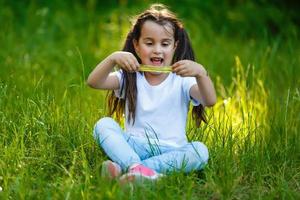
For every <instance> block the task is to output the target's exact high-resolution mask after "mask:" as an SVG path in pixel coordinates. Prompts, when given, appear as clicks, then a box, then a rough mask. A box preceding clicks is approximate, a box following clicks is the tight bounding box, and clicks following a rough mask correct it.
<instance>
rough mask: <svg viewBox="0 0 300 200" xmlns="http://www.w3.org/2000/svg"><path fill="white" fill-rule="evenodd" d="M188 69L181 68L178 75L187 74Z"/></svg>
mask: <svg viewBox="0 0 300 200" xmlns="http://www.w3.org/2000/svg"><path fill="white" fill-rule="evenodd" d="M187 72H188V71H187V70H186V69H180V70H178V71H177V72H176V74H177V75H179V76H182V75H183V74H186V73H187Z"/></svg>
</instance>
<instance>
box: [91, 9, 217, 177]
mask: <svg viewBox="0 0 300 200" xmlns="http://www.w3.org/2000/svg"><path fill="white" fill-rule="evenodd" d="M194 60H195V58H194V53H193V50H192V48H191V44H190V41H189V38H188V35H187V33H186V31H185V29H184V28H183V26H182V24H181V23H180V22H179V20H178V19H177V18H176V16H175V15H174V14H173V13H171V12H170V11H169V10H168V9H166V8H165V7H164V6H163V5H161V4H155V5H152V6H151V7H150V8H149V9H148V10H146V11H145V12H143V13H142V14H140V15H139V16H138V17H137V19H136V21H135V23H134V25H133V27H132V29H131V31H130V32H129V34H128V35H127V38H126V42H125V46H124V48H123V51H117V52H114V53H112V54H111V55H109V56H108V57H106V58H105V59H104V60H103V61H102V62H101V63H100V64H98V65H97V66H96V68H95V69H94V70H93V71H92V73H91V74H90V75H89V77H88V80H87V83H88V85H89V86H91V87H92V88H97V89H105V90H111V93H110V95H108V108H109V111H110V114H111V115H113V114H115V116H116V117H117V119H118V120H120V119H121V117H122V116H123V113H125V131H123V130H122V129H121V128H120V126H119V124H118V123H117V122H115V121H114V120H113V119H112V118H109V117H105V118H102V119H100V120H99V121H98V122H97V123H96V125H95V129H94V137H95V139H96V140H97V142H99V144H100V146H101V147H102V148H103V150H104V151H105V153H106V154H107V156H108V157H109V158H110V159H111V161H110V160H108V161H105V162H104V163H103V165H102V173H104V174H106V175H107V176H109V177H110V178H116V177H119V176H120V180H121V181H135V180H145V179H150V180H155V179H157V178H159V177H161V176H162V175H163V174H165V173H167V172H168V171H174V170H175V171H176V170H183V171H185V172H190V171H192V170H200V169H202V168H203V167H204V165H205V164H206V163H207V160H208V150H207V147H206V146H205V145H204V144H203V143H201V142H198V141H194V142H190V143H189V142H188V141H187V138H186V133H185V126H186V120H187V113H188V108H189V103H190V101H191V102H192V104H193V106H194V108H193V114H192V116H193V118H194V120H195V122H196V124H197V126H199V124H200V122H201V121H202V120H203V121H205V117H204V107H205V106H213V105H214V104H215V102H216V94H215V90H214V86H213V83H212V81H211V79H210V78H209V76H208V74H207V72H206V70H205V68H204V67H203V66H202V65H200V64H199V63H196V62H195V61H194ZM116 65H117V66H118V67H119V68H120V70H119V71H116V72H112V71H113V68H114V66H116ZM141 65H152V66H153V67H155V69H157V70H156V72H153V71H151V72H149V71H148V72H141V69H142V67H141ZM162 66H171V70H172V73H163V72H162V71H160V69H162V68H161V67H162ZM205 122H206V121H205ZM122 172H123V173H124V174H123V175H122ZM121 175H122V176H121Z"/></svg>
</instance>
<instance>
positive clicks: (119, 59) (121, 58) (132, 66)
mask: <svg viewBox="0 0 300 200" xmlns="http://www.w3.org/2000/svg"><path fill="white" fill-rule="evenodd" d="M109 57H110V59H111V60H112V61H113V63H115V64H116V65H119V66H120V67H121V68H122V69H124V70H125V71H128V72H135V71H137V70H138V68H139V66H140V64H139V62H138V61H137V59H136V57H135V56H134V55H133V54H132V53H130V52H126V51H116V52H114V53H112V54H111V55H110V56H109Z"/></svg>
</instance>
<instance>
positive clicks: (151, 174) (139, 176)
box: [120, 164, 163, 183]
mask: <svg viewBox="0 0 300 200" xmlns="http://www.w3.org/2000/svg"><path fill="white" fill-rule="evenodd" d="M162 176H163V175H162V174H159V173H157V172H156V171H154V170H152V169H150V168H148V167H145V166H144V165H141V164H139V165H137V166H135V167H132V168H130V169H129V171H128V173H126V174H124V175H123V176H121V177H120V181H121V183H126V182H134V181H137V182H143V181H147V180H150V181H154V180H156V179H158V178H160V177H162Z"/></svg>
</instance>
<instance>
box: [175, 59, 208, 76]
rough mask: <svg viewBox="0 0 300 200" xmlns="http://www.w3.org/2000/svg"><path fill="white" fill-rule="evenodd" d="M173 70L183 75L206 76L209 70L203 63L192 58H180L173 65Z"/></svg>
mask: <svg viewBox="0 0 300 200" xmlns="http://www.w3.org/2000/svg"><path fill="white" fill-rule="evenodd" d="M172 71H173V72H174V73H176V74H177V75H179V76H182V77H187V76H191V77H196V78H197V77H201V76H206V75H207V72H206V70H205V69H204V67H203V66H202V65H200V64H199V63H196V62H194V61H192V60H180V61H178V62H176V63H174V64H173V65H172Z"/></svg>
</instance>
